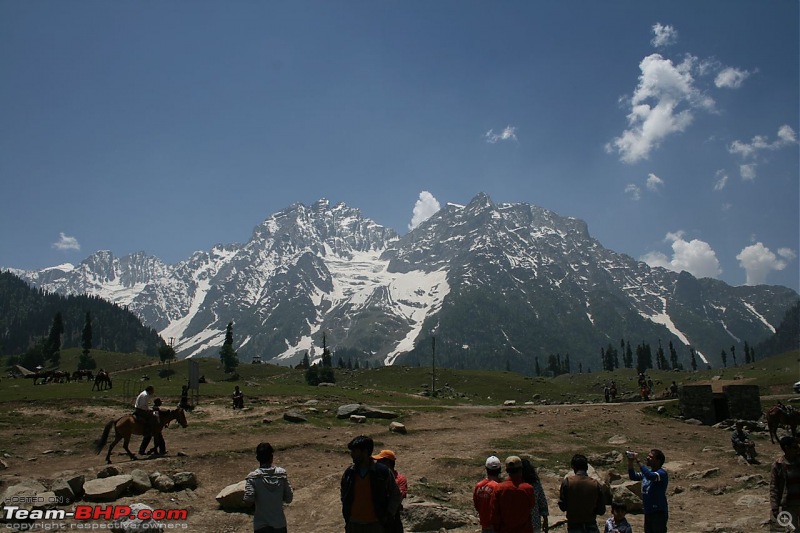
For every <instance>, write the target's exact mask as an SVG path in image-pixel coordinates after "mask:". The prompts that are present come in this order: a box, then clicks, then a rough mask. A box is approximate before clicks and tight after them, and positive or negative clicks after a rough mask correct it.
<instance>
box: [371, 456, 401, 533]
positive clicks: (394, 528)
mask: <svg viewBox="0 0 800 533" xmlns="http://www.w3.org/2000/svg"><path fill="white" fill-rule="evenodd" d="M372 458H373V459H375V462H377V463H379V464H382V465H384V466H385V467H386V468H388V469H389V470H391V471H392V474H394V482H395V483H397V488H398V489H399V490H400V494H401V495H402V496H403V499H404V500H405V499H406V496H408V478H407V477H406V476H404V475H403V474H401V473H400V472H398V471H397V470H396V469H395V466H396V465H397V456H396V455H395V453H394V452H393V451H392V450H381V452H380V453H379V454H378V455H373V456H372ZM402 510H403V505H402V503H401V504H400V508H399V509H398V510H397V512H396V513H395V515H394V519H393V520H392V525H391V528H390V529H388V530H387V531H386V533H403V521H402V518H401V516H400V513H401V512H402Z"/></svg>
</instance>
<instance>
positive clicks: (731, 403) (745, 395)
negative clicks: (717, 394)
mask: <svg viewBox="0 0 800 533" xmlns="http://www.w3.org/2000/svg"><path fill="white" fill-rule="evenodd" d="M722 392H723V393H724V394H725V396H726V397H727V399H728V412H729V414H730V417H731V418H738V419H742V420H758V419H759V418H761V395H760V393H759V389H758V385H726V386H724V387H722Z"/></svg>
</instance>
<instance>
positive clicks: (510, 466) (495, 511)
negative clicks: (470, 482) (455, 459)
mask: <svg viewBox="0 0 800 533" xmlns="http://www.w3.org/2000/svg"><path fill="white" fill-rule="evenodd" d="M506 473H507V474H508V479H507V480H505V481H503V482H502V483H500V484H499V485H498V486H497V488H495V489H494V493H493V494H492V525H493V526H494V533H533V522H532V521H531V511H532V510H533V508H534V506H535V505H536V496H535V495H534V489H533V485H531V484H530V483H526V482H525V480H524V479H523V477H522V459H520V458H519V457H517V456H516V455H512V456H510V457H508V458H507V459H506Z"/></svg>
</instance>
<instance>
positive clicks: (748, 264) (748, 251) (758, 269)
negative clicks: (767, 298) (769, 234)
mask: <svg viewBox="0 0 800 533" xmlns="http://www.w3.org/2000/svg"><path fill="white" fill-rule="evenodd" d="M778 255H780V256H781V258H782V259H778V256H776V255H775V254H774V253H773V252H772V251H771V250H770V249H769V248H767V247H766V246H764V245H763V244H762V243H761V242H757V243H755V244H753V245H750V246H747V247H745V248H743V249H742V251H741V252H739V255H737V256H736V259H738V260H739V266H741V267H742V268H743V269H744V270H745V272H746V273H747V282H746V284H747V285H762V284H764V283H766V281H767V274H769V273H770V272H771V271H773V270H783V269H784V268H786V266H787V265H788V262H789V261H791V260H792V259H794V258H795V257H797V254H796V253H795V251H794V250H792V249H790V248H779V249H778Z"/></svg>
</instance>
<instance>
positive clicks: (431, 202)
mask: <svg viewBox="0 0 800 533" xmlns="http://www.w3.org/2000/svg"><path fill="white" fill-rule="evenodd" d="M441 207H442V206H441V205H439V201H438V200H437V199H436V198H434V197H433V195H432V194H431V193H429V192H428V191H422V192H421V193H419V200H417V203H415V204H414V215H413V216H412V217H411V223H410V224H409V225H408V229H410V230H412V229H414V228H416V227H417V226H419V225H420V224H422V223H423V222H425V221H426V220H428V219H429V218H430V217H431V216H432V215H433V214H434V213H436V212H437V211H438V210H439V209H441Z"/></svg>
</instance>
